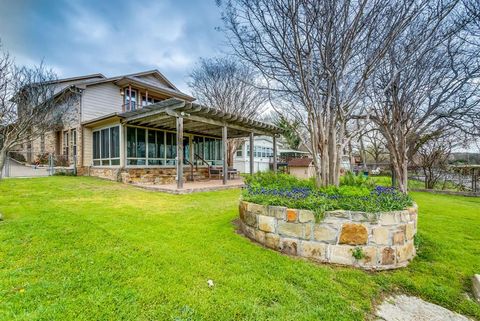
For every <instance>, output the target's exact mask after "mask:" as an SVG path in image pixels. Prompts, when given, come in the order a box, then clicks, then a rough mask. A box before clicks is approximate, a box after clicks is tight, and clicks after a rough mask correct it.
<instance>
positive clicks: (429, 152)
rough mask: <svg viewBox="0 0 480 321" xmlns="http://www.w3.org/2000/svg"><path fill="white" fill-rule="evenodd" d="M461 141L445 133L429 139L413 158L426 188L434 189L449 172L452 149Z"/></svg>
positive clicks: (451, 134)
mask: <svg viewBox="0 0 480 321" xmlns="http://www.w3.org/2000/svg"><path fill="white" fill-rule="evenodd" d="M459 141H460V139H459V138H458V137H456V135H454V134H453V133H449V132H447V133H443V134H440V135H438V136H435V137H429V138H428V139H426V142H425V143H424V144H422V145H421V146H420V147H419V148H418V150H417V152H416V154H415V155H414V157H413V162H414V163H415V165H416V166H418V167H419V168H420V170H421V171H422V173H423V176H424V178H425V188H426V189H433V188H434V187H435V185H437V183H438V182H439V180H440V179H441V178H442V177H443V176H444V175H445V173H446V171H447V170H448V159H449V157H450V154H451V152H452V148H453V147H454V146H456V145H459Z"/></svg>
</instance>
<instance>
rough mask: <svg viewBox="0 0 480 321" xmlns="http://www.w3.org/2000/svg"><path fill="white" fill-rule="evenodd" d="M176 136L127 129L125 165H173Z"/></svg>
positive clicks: (134, 128)
mask: <svg viewBox="0 0 480 321" xmlns="http://www.w3.org/2000/svg"><path fill="white" fill-rule="evenodd" d="M175 157H177V135H176V134H175V133H167V132H164V131H160V130H154V129H144V128H137V127H127V165H140V166H143V165H153V166H154V165H175V164H176V161H175Z"/></svg>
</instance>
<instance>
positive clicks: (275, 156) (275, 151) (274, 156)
mask: <svg viewBox="0 0 480 321" xmlns="http://www.w3.org/2000/svg"><path fill="white" fill-rule="evenodd" d="M273 172H274V173H276V172H277V135H273Z"/></svg>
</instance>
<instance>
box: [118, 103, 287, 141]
mask: <svg viewBox="0 0 480 321" xmlns="http://www.w3.org/2000/svg"><path fill="white" fill-rule="evenodd" d="M118 116H119V117H120V118H122V119H123V123H125V124H130V125H137V126H145V127H154V128H159V129H169V130H176V128H177V124H176V118H178V117H181V118H183V131H184V132H185V133H190V134H203V135H207V136H213V137H217V138H221V137H222V128H223V127H224V126H227V128H228V137H229V138H237V137H248V136H249V135H250V134H251V133H254V134H257V135H268V136H274V135H277V134H280V133H281V129H280V128H278V127H276V126H274V125H271V124H267V123H263V122H260V121H256V120H253V119H250V118H246V117H243V116H241V115H235V114H231V113H223V112H221V111H219V110H218V109H214V108H211V107H206V106H203V105H200V104H197V103H191V102H186V101H184V100H181V99H177V98H171V99H167V100H164V101H162V102H159V103H156V104H152V105H148V106H146V107H143V108H140V109H137V110H134V111H129V112H125V113H121V114H119V115H118Z"/></svg>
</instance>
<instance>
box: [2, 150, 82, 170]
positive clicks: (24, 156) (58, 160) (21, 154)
mask: <svg viewBox="0 0 480 321" xmlns="http://www.w3.org/2000/svg"><path fill="white" fill-rule="evenodd" d="M72 158H73V159H71V160H70V159H69V158H68V157H67V156H65V155H54V154H49V153H42V154H40V153H35V152H33V151H30V150H27V151H22V150H20V151H12V152H9V153H8V154H7V159H6V161H5V165H4V167H3V170H2V177H42V176H51V175H55V174H58V173H68V174H76V172H77V171H76V170H77V169H76V166H75V164H76V163H77V162H76V156H73V157H72Z"/></svg>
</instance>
